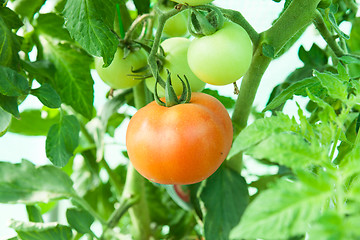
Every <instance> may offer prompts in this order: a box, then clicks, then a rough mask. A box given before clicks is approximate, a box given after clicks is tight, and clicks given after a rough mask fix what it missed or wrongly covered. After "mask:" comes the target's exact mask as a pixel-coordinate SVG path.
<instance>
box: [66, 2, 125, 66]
mask: <svg viewBox="0 0 360 240" xmlns="http://www.w3.org/2000/svg"><path fill="white" fill-rule="evenodd" d="M64 16H65V19H66V24H65V25H66V28H67V29H68V30H69V32H70V34H71V36H72V37H73V38H74V39H75V40H76V41H77V42H78V43H79V44H80V45H81V46H82V47H83V48H84V49H85V50H86V51H87V52H88V53H90V54H92V55H94V56H98V57H103V59H104V62H105V65H106V66H108V65H109V64H110V63H111V61H112V59H113V58H114V54H115V52H116V49H117V46H118V43H119V40H118V38H117V37H116V35H115V34H114V33H113V32H112V31H111V29H112V26H113V24H114V17H115V1H114V0H107V1H106V4H104V2H103V0H68V1H67V2H66V5H65V9H64Z"/></svg>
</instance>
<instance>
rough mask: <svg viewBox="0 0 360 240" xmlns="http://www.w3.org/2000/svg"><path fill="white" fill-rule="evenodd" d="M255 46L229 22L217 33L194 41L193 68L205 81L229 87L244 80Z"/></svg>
mask: <svg viewBox="0 0 360 240" xmlns="http://www.w3.org/2000/svg"><path fill="white" fill-rule="evenodd" d="M251 59H252V43H251V40H250V37H249V35H248V34H247V32H246V31H245V30H244V29H243V28H242V27H240V26H239V25H237V24H235V23H231V22H225V23H224V26H223V28H221V29H220V30H218V31H216V32H215V33H214V34H212V35H209V36H204V37H201V38H197V39H194V40H193V41H192V42H191V44H190V46H189V50H188V64H189V66H190V69H191V70H192V72H193V73H195V75H196V76H197V77H198V78H200V79H201V80H202V81H204V82H206V83H209V84H213V85H226V84H229V83H233V82H235V81H236V80H238V79H239V78H241V77H242V76H243V75H244V74H245V73H246V72H247V70H248V69H249V66H250V63H251Z"/></svg>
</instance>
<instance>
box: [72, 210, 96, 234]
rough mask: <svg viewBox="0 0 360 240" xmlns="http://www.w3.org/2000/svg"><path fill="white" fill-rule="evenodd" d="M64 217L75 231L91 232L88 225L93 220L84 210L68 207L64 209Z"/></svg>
mask: <svg viewBox="0 0 360 240" xmlns="http://www.w3.org/2000/svg"><path fill="white" fill-rule="evenodd" d="M66 219H67V221H68V223H69V224H70V226H71V227H73V228H74V229H75V230H76V231H77V232H79V233H83V234H85V233H91V230H90V227H91V225H92V223H93V222H94V217H93V216H92V215H90V214H89V213H88V212H86V211H85V210H82V209H77V208H69V209H67V210H66Z"/></svg>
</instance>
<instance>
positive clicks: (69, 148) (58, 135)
mask: <svg viewBox="0 0 360 240" xmlns="http://www.w3.org/2000/svg"><path fill="white" fill-rule="evenodd" d="M79 132H80V124H79V121H78V120H77V118H76V117H75V116H73V115H68V116H64V117H62V118H61V119H60V123H58V124H55V125H53V126H52V127H51V128H50V130H49V132H48V134H47V136H46V156H47V157H48V158H49V160H50V161H51V162H52V163H53V164H54V165H55V166H58V167H64V166H65V165H66V164H67V163H68V161H69V160H70V158H71V157H72V156H73V154H74V150H75V148H76V147H77V146H78V144H79Z"/></svg>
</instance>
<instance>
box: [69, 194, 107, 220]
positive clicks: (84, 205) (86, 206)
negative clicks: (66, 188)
mask: <svg viewBox="0 0 360 240" xmlns="http://www.w3.org/2000/svg"><path fill="white" fill-rule="evenodd" d="M73 200H74V201H75V202H76V203H78V204H79V205H80V206H81V207H82V208H83V209H84V210H86V211H88V212H89V213H90V214H91V215H92V216H93V217H94V218H95V219H97V220H98V221H99V222H100V223H101V225H102V226H106V221H105V220H104V219H103V218H102V217H101V216H100V215H99V214H98V213H97V212H96V211H95V210H94V209H93V208H92V207H91V206H90V205H89V204H88V203H87V202H86V201H85V200H84V199H83V198H82V197H80V196H78V195H77V194H76V193H74V194H73Z"/></svg>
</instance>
